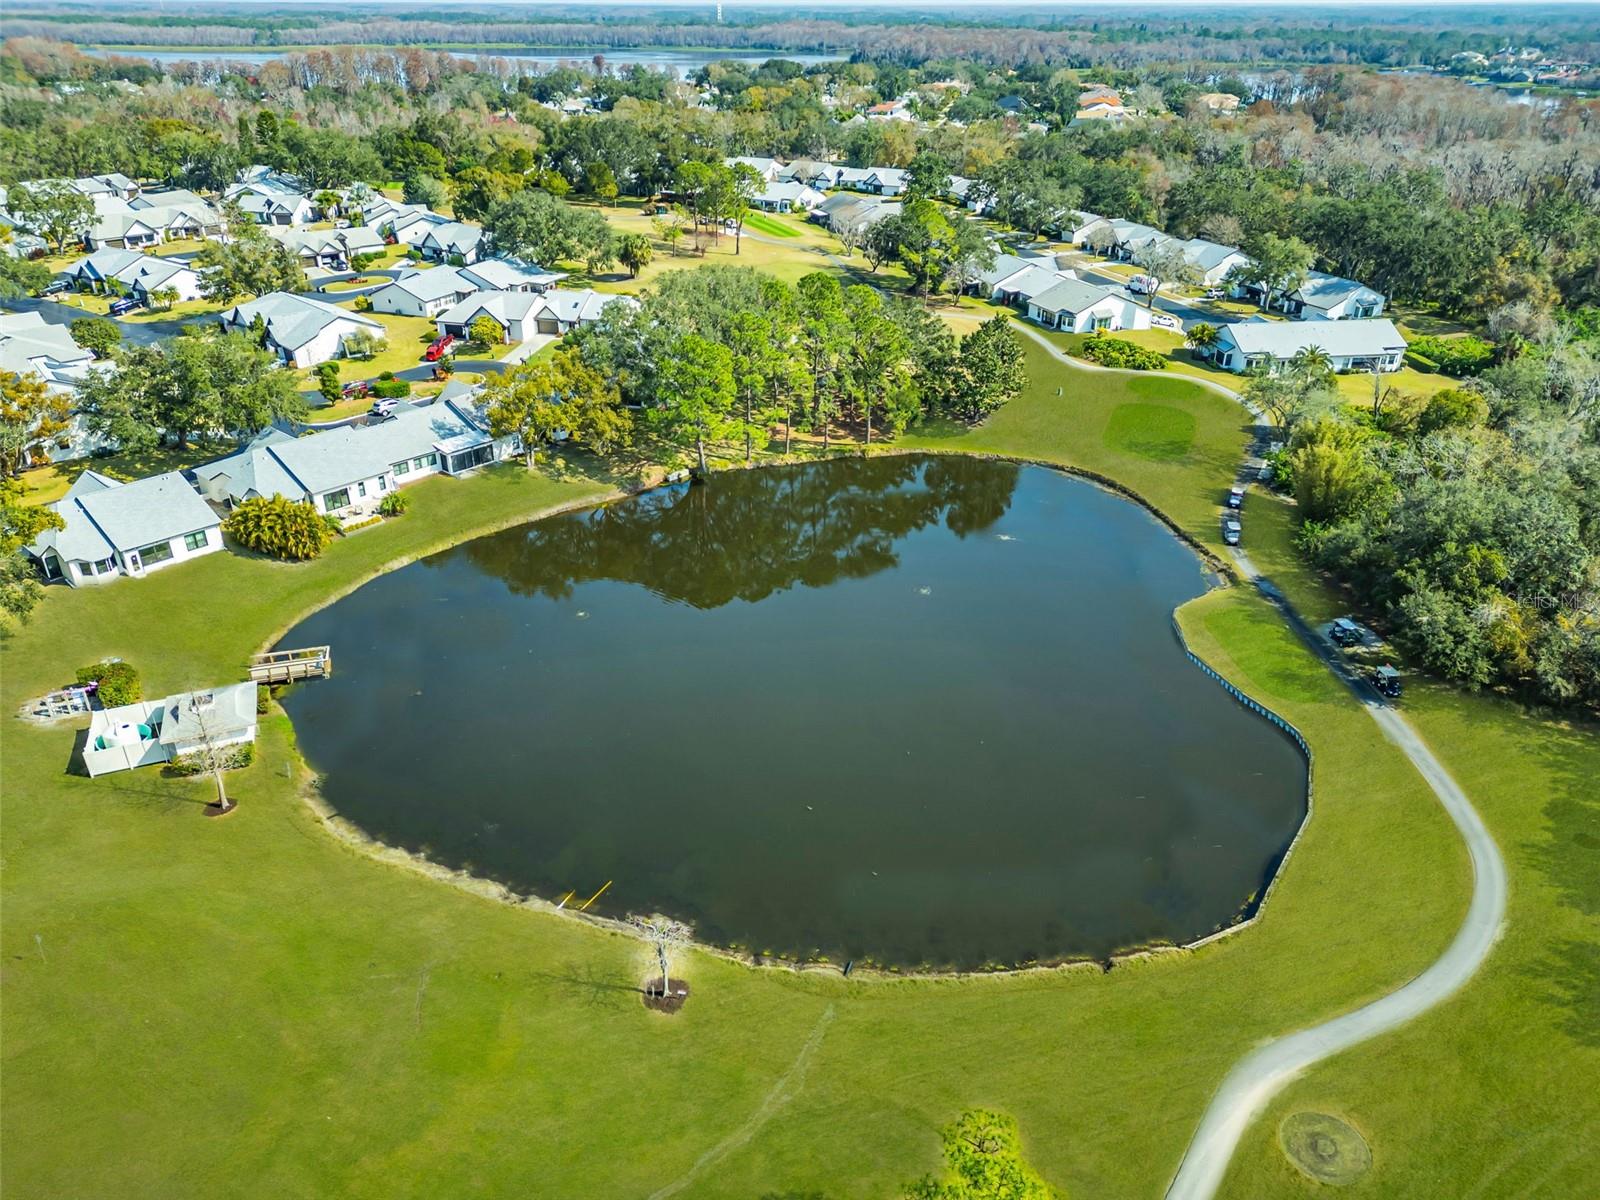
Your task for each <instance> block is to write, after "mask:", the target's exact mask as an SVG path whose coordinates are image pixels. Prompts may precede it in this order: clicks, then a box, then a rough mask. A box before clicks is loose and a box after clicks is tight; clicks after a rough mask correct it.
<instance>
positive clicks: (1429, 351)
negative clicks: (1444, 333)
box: [1407, 335, 1494, 379]
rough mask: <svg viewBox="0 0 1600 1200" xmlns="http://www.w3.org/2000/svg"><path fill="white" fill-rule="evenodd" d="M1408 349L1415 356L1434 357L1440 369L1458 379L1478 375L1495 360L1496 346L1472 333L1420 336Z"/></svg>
mask: <svg viewBox="0 0 1600 1200" xmlns="http://www.w3.org/2000/svg"><path fill="white" fill-rule="evenodd" d="M1407 349H1408V351H1409V353H1410V354H1411V355H1412V356H1413V357H1415V356H1417V355H1421V356H1422V357H1423V358H1428V359H1432V360H1433V361H1434V362H1436V363H1438V364H1439V370H1441V371H1443V372H1444V373H1445V374H1446V375H1454V376H1455V377H1456V378H1458V379H1459V378H1461V377H1463V376H1466V375H1476V374H1478V372H1480V371H1482V370H1483V369H1484V368H1485V367H1487V366H1488V365H1489V364H1490V363H1492V362H1493V361H1494V347H1493V346H1492V345H1490V344H1489V343H1488V342H1486V341H1484V340H1483V339H1482V338H1477V337H1472V336H1471V335H1465V336H1462V337H1452V338H1442V337H1433V336H1431V335H1430V336H1428V337H1419V338H1418V339H1417V340H1416V341H1414V342H1412V343H1411V345H1410V346H1409V347H1408V348H1407Z"/></svg>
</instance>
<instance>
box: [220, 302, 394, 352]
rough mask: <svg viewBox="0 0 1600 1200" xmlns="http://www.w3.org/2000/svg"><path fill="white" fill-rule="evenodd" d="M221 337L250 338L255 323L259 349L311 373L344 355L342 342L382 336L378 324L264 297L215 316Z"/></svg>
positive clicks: (318, 305)
mask: <svg viewBox="0 0 1600 1200" xmlns="http://www.w3.org/2000/svg"><path fill="white" fill-rule="evenodd" d="M217 323H218V324H219V325H221V326H222V329H223V331H224V332H226V333H233V332H241V333H245V332H249V331H250V330H251V329H252V328H254V327H256V326H257V325H258V323H259V326H260V328H261V332H262V344H263V345H264V346H265V347H266V348H267V349H269V350H271V351H273V352H274V353H275V354H277V355H278V356H279V357H280V358H282V359H283V361H284V362H285V363H286V364H287V365H289V366H294V367H314V366H316V365H317V364H318V363H325V362H328V361H330V360H332V359H335V358H339V357H340V356H341V355H343V354H344V353H345V340H346V339H347V338H349V337H351V336H352V335H354V334H355V333H356V332H358V331H364V332H366V333H369V334H371V335H372V336H373V337H380V338H381V337H382V336H383V335H384V328H383V323H382V322H381V321H374V320H373V319H372V318H371V317H366V316H362V315H361V314H360V313H357V312H350V311H349V310H348V309H343V308H338V307H336V306H335V305H332V304H328V303H326V302H325V301H322V300H311V299H308V298H307V297H305V296H296V295H294V294H293V293H291V292H269V293H267V294H266V295H265V296H260V297H257V298H256V299H254V300H250V301H247V302H246V303H244V304H238V305H235V306H234V307H232V308H230V309H226V310H225V311H223V312H222V313H220V314H218V317H217Z"/></svg>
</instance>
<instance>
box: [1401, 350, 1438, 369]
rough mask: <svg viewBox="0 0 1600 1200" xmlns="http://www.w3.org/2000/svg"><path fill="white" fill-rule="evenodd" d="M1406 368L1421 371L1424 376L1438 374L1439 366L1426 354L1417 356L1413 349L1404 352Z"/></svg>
mask: <svg viewBox="0 0 1600 1200" xmlns="http://www.w3.org/2000/svg"><path fill="white" fill-rule="evenodd" d="M1406 366H1408V367H1410V368H1411V369H1412V370H1415V371H1421V372H1422V373H1423V374H1424V375H1437V374H1438V373H1439V364H1438V363H1436V362H1434V361H1433V359H1431V358H1429V357H1428V356H1427V355H1426V354H1418V353H1417V352H1416V349H1415V348H1413V349H1410V350H1407V351H1406Z"/></svg>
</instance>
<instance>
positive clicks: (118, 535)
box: [29, 471, 221, 562]
mask: <svg viewBox="0 0 1600 1200" xmlns="http://www.w3.org/2000/svg"><path fill="white" fill-rule="evenodd" d="M52 507H53V508H54V509H55V511H56V512H57V514H59V515H60V517H61V519H62V520H63V521H65V522H66V528H64V529H52V530H48V531H46V532H45V533H44V534H43V535H41V536H40V538H39V540H38V541H37V542H35V543H34V544H33V546H30V547H29V549H30V550H32V551H33V552H34V553H35V554H39V553H42V552H43V551H44V550H46V549H51V548H53V549H54V550H55V551H56V553H57V555H59V556H60V557H62V558H64V559H67V560H69V561H74V562H96V561H98V560H100V559H102V558H109V557H110V556H111V551H112V550H113V549H115V550H118V551H122V552H127V551H130V550H138V549H141V548H142V547H144V546H148V545H151V544H152V543H155V542H163V541H167V540H169V539H171V538H175V537H181V536H182V535H183V534H186V533H194V532H195V531H196V530H199V529H211V528H214V527H215V526H217V525H220V524H221V519H220V518H219V517H218V516H217V514H216V513H215V512H213V511H212V510H211V506H210V505H209V504H207V503H206V502H205V501H204V500H202V499H201V498H200V496H199V495H198V493H196V492H195V490H194V488H192V487H190V486H189V481H188V480H186V479H185V478H184V477H183V476H182V475H181V474H180V473H179V472H177V471H168V472H166V473H165V474H163V475H152V476H150V477H149V478H148V479H140V480H136V481H135V482H133V483H122V484H119V483H117V482H116V481H115V480H111V479H107V478H106V477H105V476H103V475H99V474H96V473H95V472H93V471H85V472H84V474H83V475H82V476H80V477H79V478H78V479H77V481H76V482H74V484H73V486H72V487H71V488H70V489H69V490H68V492H67V495H66V496H65V497H63V498H62V499H61V500H59V501H58V502H57V503H56V504H54V505H52Z"/></svg>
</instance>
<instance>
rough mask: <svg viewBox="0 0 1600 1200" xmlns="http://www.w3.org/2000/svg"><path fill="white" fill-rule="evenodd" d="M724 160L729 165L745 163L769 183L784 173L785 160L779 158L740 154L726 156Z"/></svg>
mask: <svg viewBox="0 0 1600 1200" xmlns="http://www.w3.org/2000/svg"><path fill="white" fill-rule="evenodd" d="M722 161H723V163H724V164H725V165H727V166H729V167H733V166H738V165H740V164H743V165H744V166H747V167H749V168H750V169H751V170H752V171H754V172H755V173H756V174H757V175H759V176H761V178H762V179H763V180H764V181H765V182H767V183H771V182H772V181H773V180H775V179H777V178H779V176H781V175H782V173H783V160H782V159H777V158H760V157H752V156H750V155H743V154H740V155H735V156H734V157H732V158H725V159H723V160H722Z"/></svg>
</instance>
